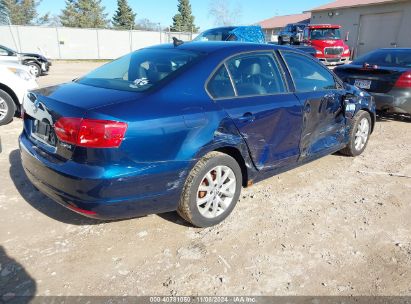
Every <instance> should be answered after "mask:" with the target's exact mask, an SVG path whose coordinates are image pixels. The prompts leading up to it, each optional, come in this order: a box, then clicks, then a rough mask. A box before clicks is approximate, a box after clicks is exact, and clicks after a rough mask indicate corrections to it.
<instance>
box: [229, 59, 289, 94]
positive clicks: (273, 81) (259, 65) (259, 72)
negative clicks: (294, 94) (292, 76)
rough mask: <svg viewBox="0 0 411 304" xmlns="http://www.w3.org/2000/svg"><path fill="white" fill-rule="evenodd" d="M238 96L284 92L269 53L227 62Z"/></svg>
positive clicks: (279, 74) (279, 75)
mask: <svg viewBox="0 0 411 304" xmlns="http://www.w3.org/2000/svg"><path fill="white" fill-rule="evenodd" d="M227 66H228V69H229V71H230V73H231V76H232V78H233V81H234V85H235V87H236V90H237V95H238V96H252V95H269V94H279V93H284V92H286V88H285V85H284V82H283V79H282V76H281V73H280V71H279V68H278V66H277V63H276V61H275V59H274V57H273V55H272V54H271V53H258V54H255V53H254V54H246V55H240V56H238V57H234V58H232V59H230V60H228V62H227Z"/></svg>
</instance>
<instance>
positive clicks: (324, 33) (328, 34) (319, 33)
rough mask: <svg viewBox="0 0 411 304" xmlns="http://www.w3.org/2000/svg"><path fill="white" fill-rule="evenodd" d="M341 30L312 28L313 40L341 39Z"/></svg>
mask: <svg viewBox="0 0 411 304" xmlns="http://www.w3.org/2000/svg"><path fill="white" fill-rule="evenodd" d="M340 39H341V31H340V29H335V28H334V29H332V28H327V29H312V30H311V40H340Z"/></svg>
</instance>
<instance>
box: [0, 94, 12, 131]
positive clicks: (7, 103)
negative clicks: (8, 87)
mask: <svg viewBox="0 0 411 304" xmlns="http://www.w3.org/2000/svg"><path fill="white" fill-rule="evenodd" d="M15 113H16V105H15V104H14V101H13V99H12V98H11V97H10V95H9V94H7V93H6V92H5V91H2V90H0V126H2V125H6V124H8V123H9V122H10V121H12V119H13V117H14V114H15Z"/></svg>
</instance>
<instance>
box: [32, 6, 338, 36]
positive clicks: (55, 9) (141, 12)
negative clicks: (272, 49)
mask: <svg viewBox="0 0 411 304" xmlns="http://www.w3.org/2000/svg"><path fill="white" fill-rule="evenodd" d="M229 1H231V4H232V6H240V7H241V8H242V14H241V15H242V16H240V18H239V20H238V21H237V22H238V24H253V23H256V22H258V21H261V20H263V19H267V18H270V17H273V16H275V15H288V14H297V13H301V12H302V11H305V10H309V9H310V8H313V7H316V6H319V5H322V4H325V3H328V2H331V0H288V1H287V0H271V1H270V0H229ZM209 2H210V0H191V5H192V8H193V14H194V16H195V17H196V25H197V26H200V27H201V29H203V30H204V29H206V28H209V27H212V26H213V25H214V20H213V18H212V17H210V16H209V14H208V7H209ZM64 3H65V1H64V0H42V2H41V3H40V5H39V7H38V10H39V13H40V14H45V13H47V12H50V13H51V14H52V15H58V14H60V11H61V9H62V8H64V5H65V4H64ZM102 3H103V5H104V6H105V7H106V13H108V14H109V17H110V18H111V16H112V15H113V13H114V12H115V10H116V7H117V0H103V1H102ZM129 4H130V5H131V7H132V8H133V10H134V11H135V12H136V13H137V19H143V18H147V19H150V20H151V21H153V22H156V23H161V25H162V26H163V27H167V26H169V25H171V23H172V17H173V16H174V15H175V14H176V12H177V0H129Z"/></svg>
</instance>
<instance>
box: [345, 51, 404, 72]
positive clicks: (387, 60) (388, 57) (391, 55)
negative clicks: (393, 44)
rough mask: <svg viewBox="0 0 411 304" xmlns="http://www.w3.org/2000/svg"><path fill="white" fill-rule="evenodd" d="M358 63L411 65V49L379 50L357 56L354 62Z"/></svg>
mask: <svg viewBox="0 0 411 304" xmlns="http://www.w3.org/2000/svg"><path fill="white" fill-rule="evenodd" d="M352 63H353V64H356V65H364V64H365V63H368V64H370V65H378V66H391V67H406V68H407V67H411V49H409V50H398V49H392V50H377V51H374V52H371V53H368V54H366V55H364V56H362V57H359V58H357V59H356V60H354V61H353V62H352Z"/></svg>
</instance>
